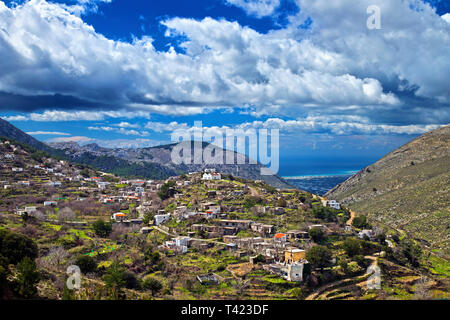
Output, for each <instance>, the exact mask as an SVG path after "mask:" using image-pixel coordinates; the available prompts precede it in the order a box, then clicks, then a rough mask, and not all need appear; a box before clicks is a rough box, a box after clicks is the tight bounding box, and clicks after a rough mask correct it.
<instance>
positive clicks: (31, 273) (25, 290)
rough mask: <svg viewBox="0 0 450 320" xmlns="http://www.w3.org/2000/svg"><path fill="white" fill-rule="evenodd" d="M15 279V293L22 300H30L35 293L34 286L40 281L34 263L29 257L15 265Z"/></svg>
mask: <svg viewBox="0 0 450 320" xmlns="http://www.w3.org/2000/svg"><path fill="white" fill-rule="evenodd" d="M17 273H18V275H17V278H16V280H15V291H16V292H17V293H18V294H19V295H20V296H21V297H23V298H26V299H27V298H32V297H33V296H35V295H36V293H37V288H36V285H37V283H38V282H39V280H40V273H39V272H38V271H37V267H36V263H35V262H34V261H33V260H31V259H30V258H29V257H25V258H24V259H23V260H22V261H21V262H20V263H19V264H18V265H17Z"/></svg>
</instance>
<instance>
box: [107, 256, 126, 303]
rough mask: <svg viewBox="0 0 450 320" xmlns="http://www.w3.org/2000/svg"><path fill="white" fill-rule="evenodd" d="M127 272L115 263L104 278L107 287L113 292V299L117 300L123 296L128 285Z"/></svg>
mask: <svg viewBox="0 0 450 320" xmlns="http://www.w3.org/2000/svg"><path fill="white" fill-rule="evenodd" d="M125 272H126V269H125V268H124V267H122V266H121V265H120V264H119V263H117V262H114V263H113V264H111V266H110V267H109V268H108V269H107V270H106V273H105V275H104V276H103V281H104V282H105V284H106V287H107V288H108V289H109V290H110V291H111V294H112V297H113V298H114V299H116V300H117V299H118V298H119V296H121V291H122V288H123V287H124V286H125V285H126V284H127V282H126V274H125Z"/></svg>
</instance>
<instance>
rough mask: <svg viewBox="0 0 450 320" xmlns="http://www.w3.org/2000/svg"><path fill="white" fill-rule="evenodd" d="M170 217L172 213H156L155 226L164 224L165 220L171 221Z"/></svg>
mask: <svg viewBox="0 0 450 320" xmlns="http://www.w3.org/2000/svg"><path fill="white" fill-rule="evenodd" d="M169 219H170V214H157V215H155V218H154V220H155V226H159V225H161V224H163V223H164V222H167V221H169Z"/></svg>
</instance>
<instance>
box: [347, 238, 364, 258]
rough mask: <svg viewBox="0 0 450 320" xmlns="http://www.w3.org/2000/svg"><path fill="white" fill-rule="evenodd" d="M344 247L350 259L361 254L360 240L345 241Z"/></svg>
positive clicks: (350, 239)
mask: <svg viewBox="0 0 450 320" xmlns="http://www.w3.org/2000/svg"><path fill="white" fill-rule="evenodd" d="M343 247H344V250H345V253H347V255H348V256H349V257H353V256H356V255H359V254H361V241H359V240H358V239H355V238H347V239H345V241H344V244H343Z"/></svg>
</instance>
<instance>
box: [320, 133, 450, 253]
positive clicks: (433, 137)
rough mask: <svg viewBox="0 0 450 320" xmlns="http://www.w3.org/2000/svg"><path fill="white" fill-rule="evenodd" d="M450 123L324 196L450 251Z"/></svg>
mask: <svg viewBox="0 0 450 320" xmlns="http://www.w3.org/2000/svg"><path fill="white" fill-rule="evenodd" d="M449 186H450V126H445V127H442V128H440V129H436V130H434V131H431V132H428V133H426V134H424V135H422V136H420V137H418V138H416V139H414V140H413V141H411V142H409V143H407V144H406V145H404V146H402V147H400V148H398V149H397V150H395V151H393V152H391V153H389V154H388V155H386V156H385V157H383V158H382V159H380V160H379V161H377V162H376V163H374V164H372V165H370V166H368V167H367V168H365V169H363V170H361V171H360V172H358V173H357V174H355V175H353V176H352V177H350V178H349V179H348V180H346V181H344V182H343V183H341V184H339V185H338V186H336V187H335V188H333V189H332V190H330V191H329V192H328V193H327V194H326V195H325V197H327V198H329V199H336V200H339V201H341V202H342V203H343V204H346V205H348V206H349V207H350V208H351V209H353V210H354V211H355V212H358V213H360V214H366V215H367V216H368V217H369V218H371V219H372V220H374V221H377V222H378V223H380V224H382V225H385V226H389V227H391V228H394V229H397V230H402V231H403V232H404V233H406V234H408V235H409V236H410V237H412V238H415V239H417V240H419V241H420V242H421V243H422V244H424V245H425V246H426V247H429V248H431V249H436V250H438V251H440V252H441V253H444V254H446V255H447V256H448V255H449V253H450V250H449V249H450V232H449V231H450V230H449V228H450V195H449V188H450V187H449Z"/></svg>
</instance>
